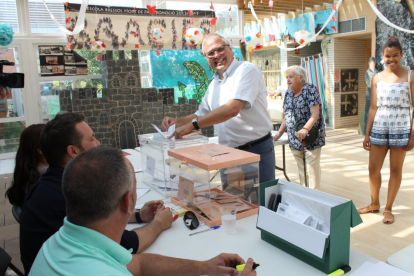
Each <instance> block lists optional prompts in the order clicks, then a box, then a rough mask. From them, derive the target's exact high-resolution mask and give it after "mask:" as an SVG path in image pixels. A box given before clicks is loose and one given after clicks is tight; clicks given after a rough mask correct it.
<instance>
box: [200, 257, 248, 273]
mask: <svg viewBox="0 0 414 276" xmlns="http://www.w3.org/2000/svg"><path fill="white" fill-rule="evenodd" d="M205 263H206V265H205V266H204V267H205V269H206V270H205V271H203V274H207V275H211V276H214V275H223V274H229V275H238V271H237V269H235V268H233V267H235V266H236V265H239V264H244V260H243V259H242V258H241V257H240V256H239V255H237V254H226V253H222V254H220V255H218V256H216V257H214V258H212V259H210V260H207V261H205ZM246 275H250V274H246ZM252 275H253V274H252Z"/></svg>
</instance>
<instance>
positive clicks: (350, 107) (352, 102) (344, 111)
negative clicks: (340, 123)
mask: <svg viewBox="0 0 414 276" xmlns="http://www.w3.org/2000/svg"><path fill="white" fill-rule="evenodd" d="M356 115H358V93H352V94H345V95H341V117H348V116H356Z"/></svg>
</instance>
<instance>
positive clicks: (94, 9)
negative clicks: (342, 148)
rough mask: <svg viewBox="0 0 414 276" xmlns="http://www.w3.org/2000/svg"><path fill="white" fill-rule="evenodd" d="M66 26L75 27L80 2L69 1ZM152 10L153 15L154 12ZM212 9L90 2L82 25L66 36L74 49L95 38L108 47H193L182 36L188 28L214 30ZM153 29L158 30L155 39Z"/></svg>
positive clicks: (85, 44) (84, 47)
mask: <svg viewBox="0 0 414 276" xmlns="http://www.w3.org/2000/svg"><path fill="white" fill-rule="evenodd" d="M64 8H65V10H66V28H67V29H69V30H73V28H74V27H75V26H76V21H77V16H78V14H79V10H80V5H79V4H73V3H68V5H67V7H66V6H64ZM153 13H155V15H154V14H153ZM215 16H216V15H215V12H214V11H213V10H211V11H209V10H207V11H201V10H193V11H177V10H164V9H155V11H153V10H152V11H151V13H150V10H149V9H142V8H134V7H131V8H126V7H108V6H95V5H89V6H88V7H87V9H86V16H85V28H84V30H82V31H81V32H80V33H79V34H76V35H70V36H68V45H72V46H71V47H72V48H73V49H88V50H89V49H90V47H91V45H92V43H93V42H94V41H98V40H100V41H103V42H104V43H105V45H106V49H107V50H111V49H117V50H123V49H126V50H128V49H129V50H130V49H138V50H166V49H173V50H179V49H196V48H200V45H195V46H189V45H188V44H187V41H186V40H185V39H184V35H185V33H186V31H187V30H188V29H190V28H201V29H202V30H203V31H204V33H205V34H206V35H207V34H209V33H210V32H215V20H214V18H215ZM154 32H155V33H157V35H156V36H155V37H156V39H154Z"/></svg>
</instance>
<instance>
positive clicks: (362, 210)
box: [358, 204, 379, 214]
mask: <svg viewBox="0 0 414 276" xmlns="http://www.w3.org/2000/svg"><path fill="white" fill-rule="evenodd" d="M367 213H379V209H377V210H374V209H372V206H371V204H370V205H368V206H367V207H364V208H358V214H367Z"/></svg>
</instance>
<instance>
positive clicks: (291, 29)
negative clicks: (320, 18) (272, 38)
mask: <svg viewBox="0 0 414 276" xmlns="http://www.w3.org/2000/svg"><path fill="white" fill-rule="evenodd" d="M285 26H286V29H287V31H288V33H289V35H290V37H292V38H294V37H295V33H296V32H297V31H300V30H305V31H308V32H309V33H310V34H311V36H314V35H315V13H314V12H308V13H304V14H299V16H298V17H295V18H292V19H289V20H286V21H285ZM281 31H282V32H284V31H285V30H281Z"/></svg>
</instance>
